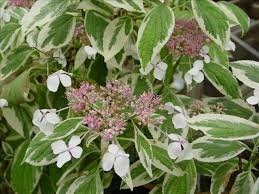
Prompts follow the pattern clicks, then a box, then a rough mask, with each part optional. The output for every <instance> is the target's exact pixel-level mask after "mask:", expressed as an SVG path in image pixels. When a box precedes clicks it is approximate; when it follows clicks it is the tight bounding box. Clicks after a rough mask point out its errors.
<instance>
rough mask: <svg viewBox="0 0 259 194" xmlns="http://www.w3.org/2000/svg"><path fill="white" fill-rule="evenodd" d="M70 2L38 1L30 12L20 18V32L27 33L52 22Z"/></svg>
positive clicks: (55, 0)
mask: <svg viewBox="0 0 259 194" xmlns="http://www.w3.org/2000/svg"><path fill="white" fill-rule="evenodd" d="M69 4H70V0H38V1H36V2H35V3H34V4H33V6H32V8H31V9H30V11H29V12H28V13H27V14H25V16H24V17H23V18H22V21H21V24H22V30H23V32H25V33H27V32H30V31H31V30H33V29H34V28H35V27H36V26H39V27H41V26H43V25H44V24H46V23H48V22H50V21H51V20H54V19H55V18H56V17H58V16H59V15H61V14H62V13H63V12H64V11H65V10H66V9H67V7H68V6H69Z"/></svg>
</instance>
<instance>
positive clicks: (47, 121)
mask: <svg viewBox="0 0 259 194" xmlns="http://www.w3.org/2000/svg"><path fill="white" fill-rule="evenodd" d="M59 122H60V119H59V117H58V115H57V114H56V110H55V109H42V110H36V111H35V112H34V114H33V120H32V123H33V124H34V125H35V126H37V127H39V129H40V131H42V133H44V134H45V135H50V134H52V133H53V130H54V126H55V124H58V123H59Z"/></svg>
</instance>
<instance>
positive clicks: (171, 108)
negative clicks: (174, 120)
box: [164, 102, 174, 114]
mask: <svg viewBox="0 0 259 194" xmlns="http://www.w3.org/2000/svg"><path fill="white" fill-rule="evenodd" d="M164 109H165V110H166V111H168V114H173V112H174V105H173V103H172V102H167V103H165V105H164Z"/></svg>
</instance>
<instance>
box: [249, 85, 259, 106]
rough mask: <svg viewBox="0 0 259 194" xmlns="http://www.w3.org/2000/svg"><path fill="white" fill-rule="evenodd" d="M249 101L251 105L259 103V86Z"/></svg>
mask: <svg viewBox="0 0 259 194" xmlns="http://www.w3.org/2000/svg"><path fill="white" fill-rule="evenodd" d="M246 101H247V103H248V104H250V105H257V104H258V103H259V88H256V89H255V90H254V95H253V96H250V97H249V98H247V99H246Z"/></svg>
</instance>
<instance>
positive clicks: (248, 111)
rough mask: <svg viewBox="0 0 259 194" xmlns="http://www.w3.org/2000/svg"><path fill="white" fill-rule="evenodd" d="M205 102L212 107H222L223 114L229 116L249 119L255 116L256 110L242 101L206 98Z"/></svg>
mask: <svg viewBox="0 0 259 194" xmlns="http://www.w3.org/2000/svg"><path fill="white" fill-rule="evenodd" d="M204 101H205V102H206V103H207V104H208V105H210V106H218V107H222V112H223V113H225V114H227V115H233V116H237V117H241V118H244V119H248V120H249V118H250V117H252V116H253V114H254V112H255V111H254V109H253V108H251V106H249V105H248V104H247V103H245V102H244V101H243V100H241V99H228V98H224V97H223V98H218V97H217V98H205V99H204Z"/></svg>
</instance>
